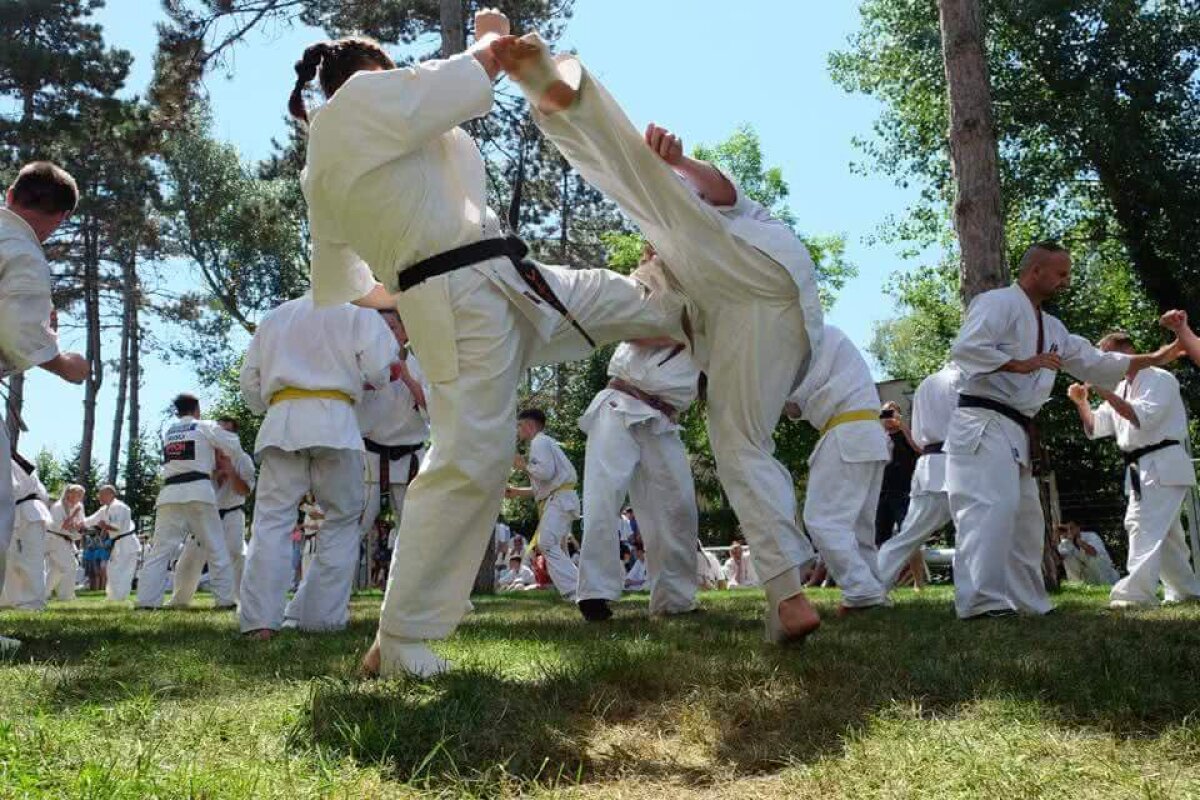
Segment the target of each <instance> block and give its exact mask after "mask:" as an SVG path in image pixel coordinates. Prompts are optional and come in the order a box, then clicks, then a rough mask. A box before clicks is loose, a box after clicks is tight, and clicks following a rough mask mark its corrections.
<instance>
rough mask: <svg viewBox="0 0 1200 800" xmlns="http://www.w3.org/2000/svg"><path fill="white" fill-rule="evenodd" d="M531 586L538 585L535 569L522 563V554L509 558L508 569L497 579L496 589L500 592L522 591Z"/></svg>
mask: <svg viewBox="0 0 1200 800" xmlns="http://www.w3.org/2000/svg"><path fill="white" fill-rule="evenodd" d="M531 586H537V578H536V577H535V576H534V574H533V570H531V569H530V568H529V567H527V566H525V565H524V564H522V563H521V557H520V556H513V557H512V558H510V559H509V560H508V569H506V570H505V571H504V572H502V573H501V574H500V577H499V578H498V579H497V580H496V590H497V591H500V592H521V591H524V590H525V589H528V588H530V587H531Z"/></svg>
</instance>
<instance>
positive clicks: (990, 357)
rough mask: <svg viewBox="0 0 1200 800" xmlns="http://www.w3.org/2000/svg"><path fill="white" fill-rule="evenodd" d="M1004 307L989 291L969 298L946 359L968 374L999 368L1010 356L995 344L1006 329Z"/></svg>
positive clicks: (974, 374)
mask: <svg viewBox="0 0 1200 800" xmlns="http://www.w3.org/2000/svg"><path fill="white" fill-rule="evenodd" d="M1010 322H1011V320H1009V318H1008V309H1007V308H1006V307H1005V306H1004V304H1002V303H1000V302H997V300H996V299H995V297H994V295H993V293H992V292H986V293H984V294H981V295H979V296H978V297H976V298H975V299H974V300H973V301H971V306H970V308H968V309H967V318H966V320H965V321H964V322H963V326H962V328H961V329H960V330H959V332H958V338H957V339H955V341H954V344H953V345H952V346H951V347H950V358H951V360H953V361H954V363H955V364H957V365H958V367H959V369H961V370H962V371H963V373H964V374H965V375H967V376H968V377H974V376H976V375H987V374H989V373H992V372H995V371H996V370H998V369H1000V368H1001V367H1003V366H1004V365H1005V364H1007V363H1008V362H1009V361H1012V356H1010V355H1009V354H1008V353H1005V352H1004V351H1003V350H1001V349H1000V348H999V347H998V346H997V345H998V343H999V342H1000V341H1001V340H1002V337H1003V336H1004V334H1005V332H1006V331H1007V330H1008V328H1009V325H1010Z"/></svg>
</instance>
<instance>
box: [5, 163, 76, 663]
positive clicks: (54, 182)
mask: <svg viewBox="0 0 1200 800" xmlns="http://www.w3.org/2000/svg"><path fill="white" fill-rule="evenodd" d="M5 202H6V206H5V207H4V208H0V378H7V377H8V376H10V375H14V374H17V373H20V372H24V371H25V370H27V369H29V368H31V367H34V366H40V367H41V368H42V369H44V370H46V371H47V372H52V373H54V374H55V375H57V376H59V377H60V378H62V379H63V380H65V381H68V382H69V383H83V381H84V379H85V378H87V376H88V373H89V371H90V366H89V364H88V362H87V360H86V359H84V357H83V356H81V355H80V354H79V353H61V352H59V349H58V334H57V332H56V331H55V322H54V305H53V301H52V299H51V296H50V265H49V264H48V263H47V261H46V254H45V252H44V251H43V250H42V244H43V243H44V242H45V241H46V240H47V239H49V238H50V235H51V234H53V233H54V231H55V230H56V229H57V228H58V226H59V225H61V224H62V223H63V220H65V219H66V218H67V217H68V216H69V215H70V213H71V212H72V211H73V210H74V209H75V205H76V204H77V203H78V202H79V189H78V187H76V185H75V179H74V178H72V177H71V176H70V175H69V174H68V173H67V172H66V171H65V170H63V169H62V168H60V167H58V166H56V165H54V164H51V163H49V162H46V161H35V162H33V163H31V164H26V165H25V166H24V167H22V168H21V171H20V172H19V173H17V179H16V180H15V181H13V183H12V185H11V186H9V187H8V192H7V194H6V196H5ZM15 412H16V409H15V408H12V407H11V406H10V408H9V412H8V414H9V417H10V419H11V418H13V417H14V414H15ZM10 449H11V445H10V443H9V440H8V429H7V426H5V425H0V590H2V589H3V587H4V572H5V561H6V553H7V552H8V546H9V542H10V541H11V540H12V534H13V525H14V521H15V518H16V505H15V500H16V498H15V497H14V496H13V488H12V458H11V455H10V452H9V451H10ZM19 646H20V642H18V641H17V640H15V639H8V638H6V637H0V653H4V652H8V651H10V650H11V649H14V648H16V647H19Z"/></svg>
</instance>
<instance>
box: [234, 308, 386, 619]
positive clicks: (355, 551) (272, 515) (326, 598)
mask: <svg viewBox="0 0 1200 800" xmlns="http://www.w3.org/2000/svg"><path fill="white" fill-rule="evenodd" d="M397 356H398V352H397V346H396V340H395V338H394V337H393V336H392V335H391V333H390V332H389V331H388V329H387V325H386V324H385V323H384V321H383V320H382V319H381V318H380V316H379V314H378V313H376V312H374V311H369V310H367V309H364V308H356V307H355V306H352V305H349V304H346V303H341V304H338V305H333V306H326V307H318V306H317V305H315V304H314V303H313V300H312V298H311V297H310V296H308V295H305V296H304V297H300V298H297V299H295V300H289V301H288V302H286V303H284V304H283V305H281V306H279V307H278V308H276V309H275V310H274V311H272V312H271V313H270V314H268V315H267V316H266V317H265V318H264V319H263V321H262V323H261V324H260V325H259V327H258V330H257V331H255V333H254V338H253V339H251V341H250V348H249V350H248V351H247V352H246V359H245V361H244V362H243V364H242V374H241V389H242V397H243V398H244V399H245V401H246V405H247V406H249V407H250V409H251V410H252V411H254V412H255V413H258V414H263V413H265V414H266V418H265V419H264V420H263V423H262V427H261V428H259V431H258V440H257V442H256V443H255V452H256V454H257V456H258V460H259V465H260V469H259V474H258V490H257V494H256V495H255V501H254V522H253V525H252V531H251V536H250V549H249V553H248V555H247V557H246V572H245V575H244V577H243V580H242V598H241V607H240V618H241V628H242V632H243V633H250V634H253V635H254V636H255V637H257V638H260V639H269V638H270V637H271V636H272V635H273V633H274V632H275V631H278V630H280V629H281V628H282V627H283V624H284V618H285V616H289V617H290V618H291V619H293V620H295V623H294V624H295V626H296V627H298V628H300V629H301V630H306V631H331V630H339V629H341V628H343V627H345V625H346V623H347V621H348V620H349V618H350V592H351V590H352V588H353V582H354V570H355V568H356V567H357V565H358V557H359V525H358V520H359V517H360V516H361V515H362V513H363V508H364V506H365V505H366V491H365V487H364V485H363V452H362V437H361V434H360V433H359V430H358V420H357V419H356V417H355V416H354V407H355V405H356V404H357V403H358V402H359V401H360V400H361V399H362V396H363V391H364V389H363V385H364V384H371V385H373V386H375V385H378V386H382V385H384V384H386V383H387V382H388V378H389V367H390V365H391V364H392V362H394V361H395V360H396V358H397ZM310 491H311V492H312V494H313V496H314V497H315V498H316V502H318V503H319V504H320V505H321V508H322V509H323V510H324V512H325V520H324V526H323V528H322V529H321V535H320V536H319V537H317V540H316V548H315V550H316V551H315V553H314V555H313V559H312V564H311V565H310V568H309V569H306V570H305V571H304V574H303V576H302V577H301V583H300V587H299V589H297V591H296V595H295V597H294V598H293V599H292V601H291V603H288V602H287V591H288V587H290V586H291V581H292V574H291V570H290V568H289V565H290V564H291V552H292V543H291V534H292V528H293V526H295V524H296V509H297V507H298V506H299V505H300V501H301V500H302V499H304V496H305V495H306V494H307V493H308V492H310ZM285 612H286V613H285Z"/></svg>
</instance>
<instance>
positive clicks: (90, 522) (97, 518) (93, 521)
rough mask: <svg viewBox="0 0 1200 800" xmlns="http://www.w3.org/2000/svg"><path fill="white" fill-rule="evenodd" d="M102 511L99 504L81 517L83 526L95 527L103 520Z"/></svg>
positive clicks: (102, 507) (103, 509) (102, 508)
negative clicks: (91, 511)
mask: <svg viewBox="0 0 1200 800" xmlns="http://www.w3.org/2000/svg"><path fill="white" fill-rule="evenodd" d="M104 511H105V508H104V506H100V507H99V508H97V509H96V510H95V511H94V512H93V513H92V514H90V515H88V516H86V517H84V518H83V527H85V528H95V527H96V526H97V525H99V524H100V523H101V522H103V521H105V516H104Z"/></svg>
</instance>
